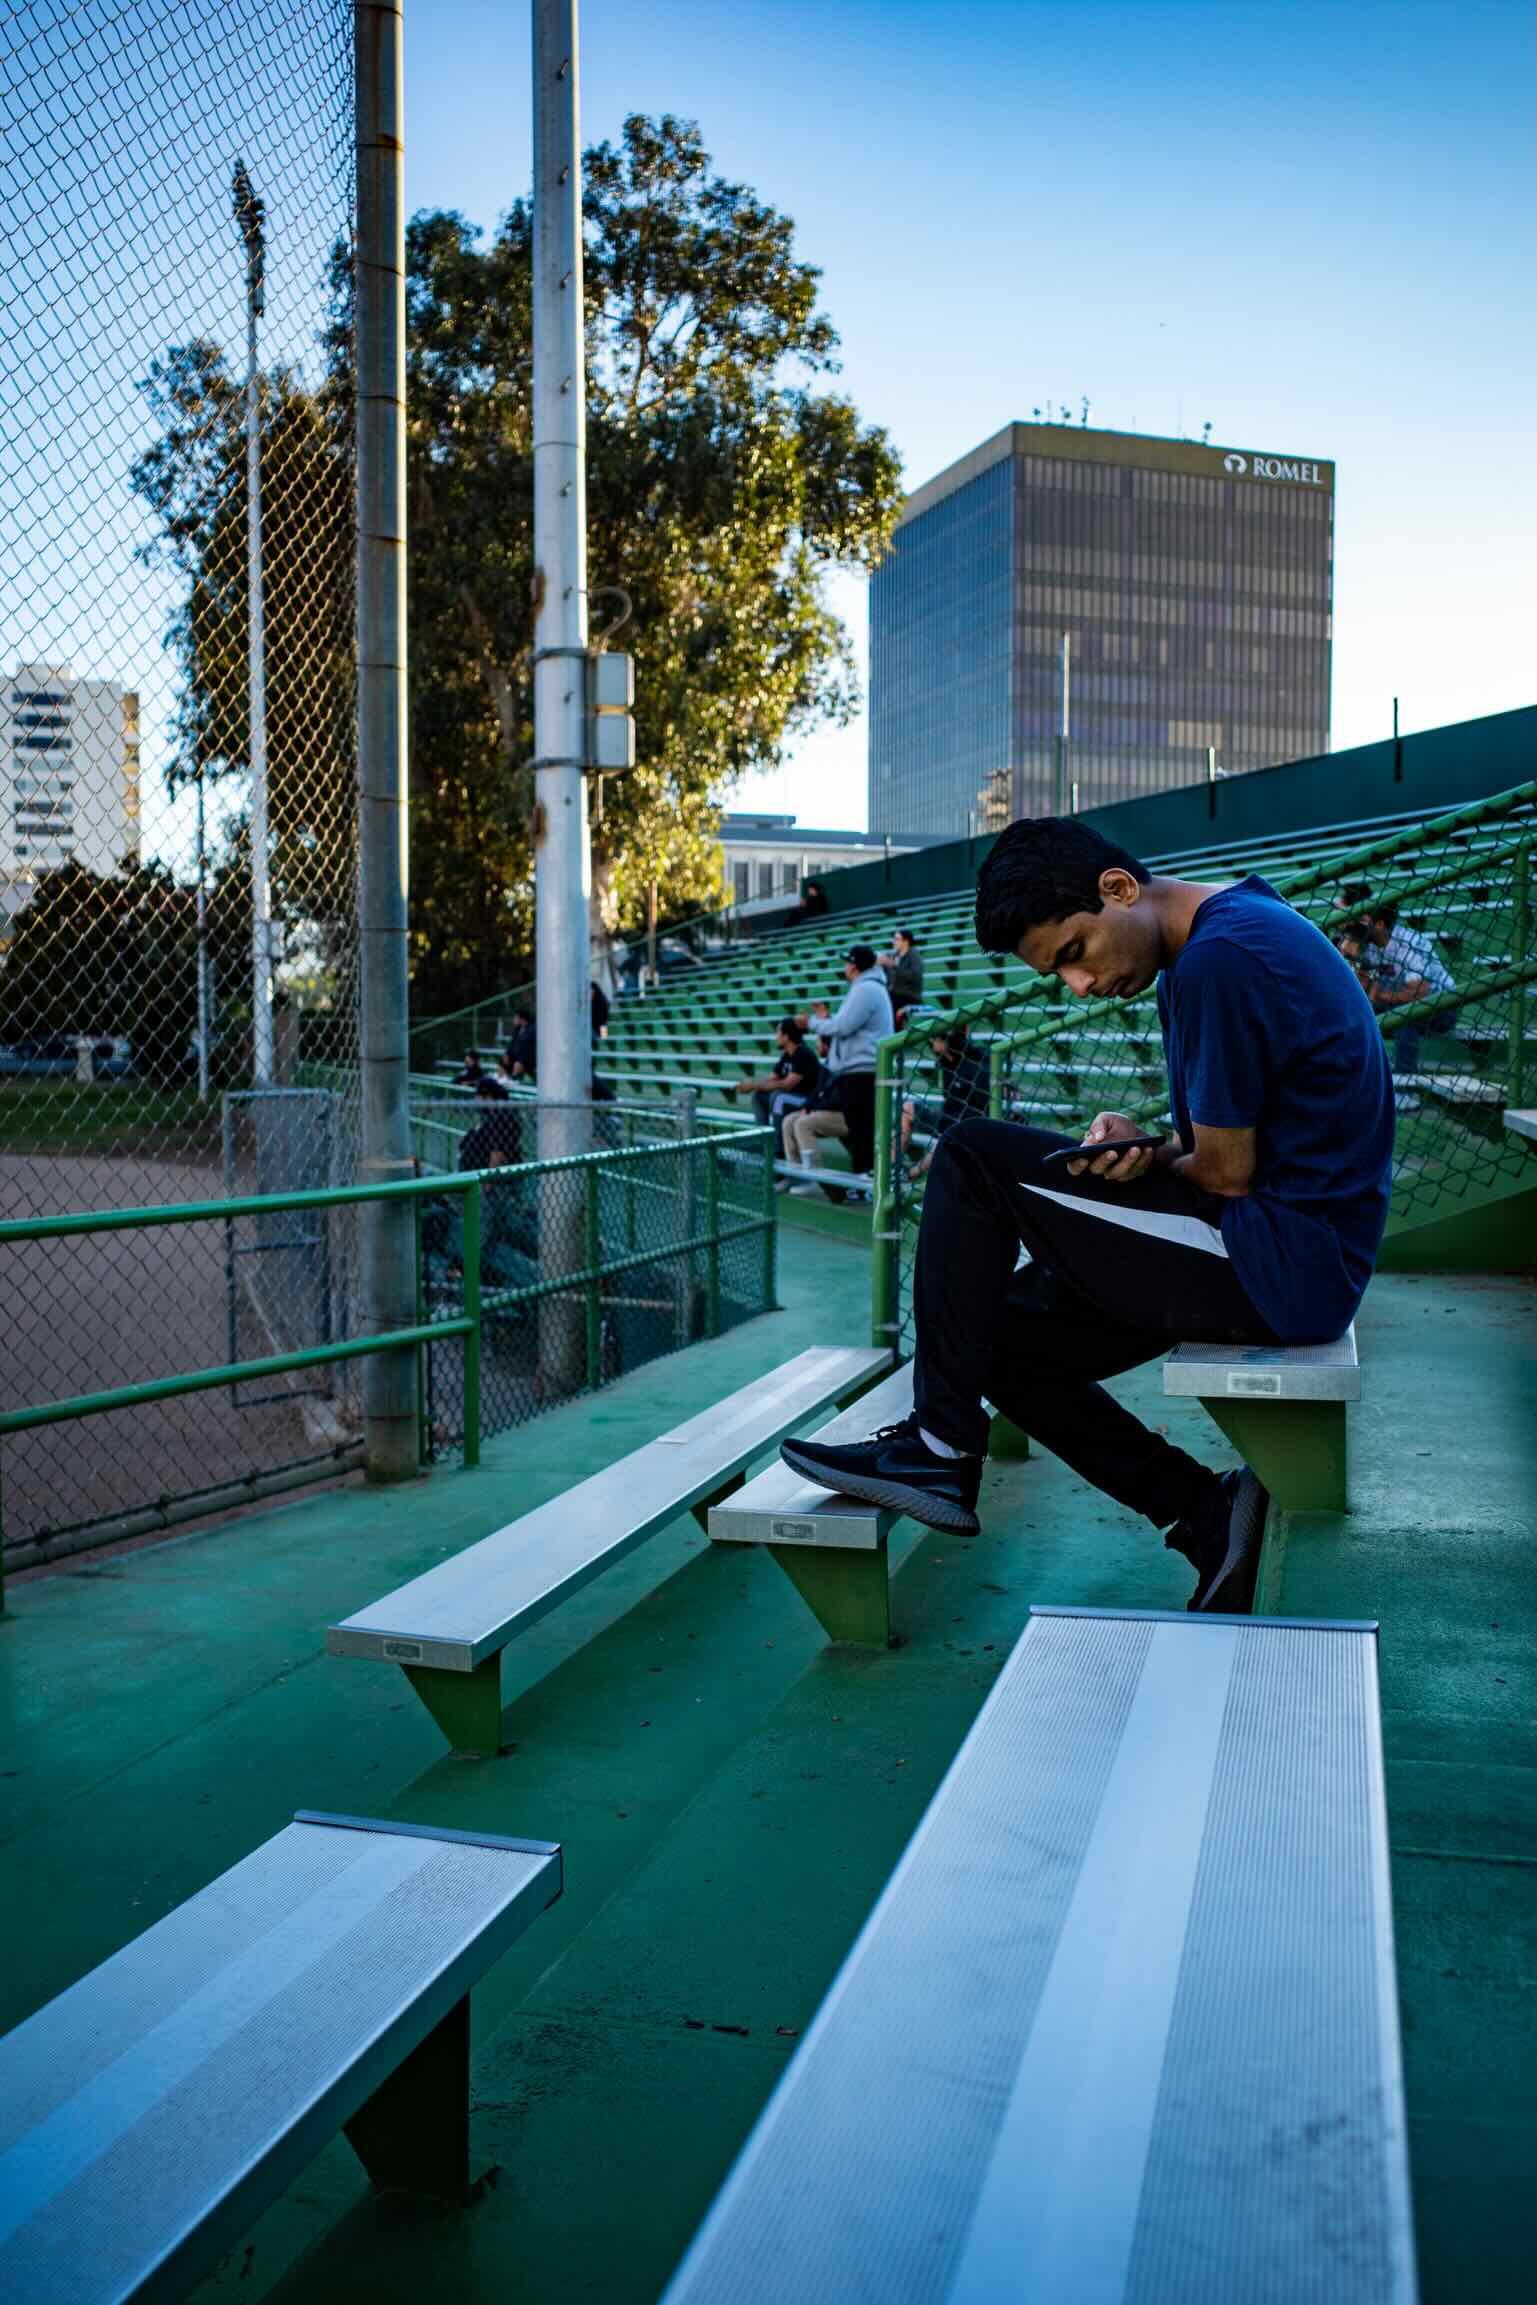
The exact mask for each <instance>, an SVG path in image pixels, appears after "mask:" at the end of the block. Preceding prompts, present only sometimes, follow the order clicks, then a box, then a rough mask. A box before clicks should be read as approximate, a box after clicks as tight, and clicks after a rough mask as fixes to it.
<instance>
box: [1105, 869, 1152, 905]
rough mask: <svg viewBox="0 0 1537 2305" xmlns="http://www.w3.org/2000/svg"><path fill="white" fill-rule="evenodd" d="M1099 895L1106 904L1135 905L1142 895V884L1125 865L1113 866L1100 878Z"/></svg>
mask: <svg viewBox="0 0 1537 2305" xmlns="http://www.w3.org/2000/svg"><path fill="white" fill-rule="evenodd" d="M1099 893H1100V900H1101V902H1102V903H1104V904H1119V905H1128V904H1135V903H1136V901H1137V899H1138V897H1139V896H1140V895H1141V894H1142V883H1141V881H1140V880H1138V878H1137V876H1136V874H1135V873H1134V872H1128V871H1127V870H1126V868H1125V866H1124V865H1119V864H1112V865H1108V866H1107V867H1106V869H1105V870H1104V871H1103V872H1102V873H1101V874H1100V876H1099Z"/></svg>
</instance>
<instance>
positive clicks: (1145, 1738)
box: [664, 1609, 1415, 2305]
mask: <svg viewBox="0 0 1537 2305" xmlns="http://www.w3.org/2000/svg"><path fill="white" fill-rule="evenodd" d="M1382 1778H1383V1771H1382V1746H1381V1726H1380V1716H1379V1700H1378V1690H1377V1673H1376V1636H1375V1628H1374V1627H1372V1626H1370V1625H1328V1624H1299V1623H1292V1622H1287V1621H1285V1620H1282V1619H1271V1620H1268V1621H1267V1620H1263V1619H1254V1620H1249V1619H1237V1618H1221V1617H1201V1618H1192V1617H1188V1616H1184V1615H1180V1616H1166V1615H1162V1614H1154V1613H1149V1614H1139V1613H1137V1612H1126V1613H1117V1612H1113V1611H1103V1612H1100V1611H1093V1610H1045V1609H1037V1610H1035V1611H1034V1612H1032V1615H1031V1619H1030V1623H1029V1625H1028V1627H1027V1629H1026V1631H1025V1634H1024V1636H1023V1638H1022V1639H1021V1640H1020V1642H1019V1644H1018V1645H1017V1647H1016V1648H1015V1650H1014V1653H1013V1655H1012V1656H1011V1658H1010V1659H1009V1661H1008V1663H1007V1665H1006V1666H1005V1668H1004V1670H1003V1672H1002V1674H1001V1675H1000V1677H999V1679H998V1682H997V1684H996V1686H995V1687H994V1689H993V1691H992V1693H991V1695H990V1696H989V1698H988V1700H987V1703H986V1705H985V1706H984V1707H983V1709H982V1712H981V1713H980V1715H979V1716H978V1718H977V1721H976V1724H975V1726H974V1727H973V1729H972V1730H971V1733H970V1735H969V1736H968V1737H967V1739H966V1742H965V1744H964V1745H963V1746H962V1748H961V1751H960V1753H959V1755H958V1756H957V1758H956V1760H955V1762H954V1764H953V1766H952V1767H951V1769H950V1771H949V1774H948V1775H947V1776H946V1778H945V1780H944V1782H943V1784H942V1785H941V1787H940V1789H939V1791H938V1792H937V1793H936V1795H935V1796H934V1799H933V1801H932V1802H931V1803H930V1805H929V1809H928V1813H927V1815H926V1816H925V1818H924V1820H923V1822H922V1824H921V1825H920V1827H919V1829H918V1831H917V1832H916V1833H915V1835H914V1836H913V1839H912V1841H911V1842H910V1843H909V1845H908V1848H907V1851H906V1853H905V1855H904V1856H903V1858H902V1860H901V1862H900V1864H899V1865H898V1867H897V1870H896V1872H895V1874H894V1875H893V1877H892V1879H891V1882H890V1884H889V1885H888V1887H887V1888H886V1890H885V1892H884V1894H883V1895H882V1897H881V1899H880V1901H879V1903H878V1904H877V1905H876V1907H875V1910H874V1912H873V1913H872V1915H871V1917H870V1919H869V1921H868V1922H867V1923H866V1925H865V1927H864V1929H863V1931H862V1933H861V1935H860V1936H859V1938H858V1940H857V1942H856V1944H855V1946H854V1949H853V1951H852V1952H851V1953H850V1955H849V1957H848V1959H847V1960H846V1961H845V1963H844V1965H843V1968H842V1970H841V1972H840V1974H839V1975H838V1977H837V1979H836V1980H835V1982H834V1984H833V1985H832V1987H831V1989H830V1990H829V1992H828V1994H827V1996H826V1998H825V2000H824V2001H823V2003H822V2007H821V2009H820V2011H819V2012H818V2015H817V2017H816V2020H815V2022H814V2024H813V2025H812V2027H811V2029H810V2031H809V2032H808V2034H807V2036H806V2038H805V2040H804V2041H803V2042H802V2044H801V2045H800V2047H799V2049H798V2050H797V2052H796V2055H795V2057H794V2060H793V2062H792V2063H791V2065H790V2067H789V2070H788V2072H787V2073H786V2074H785V2076H784V2077H783V2079H782V2080H781V2082H780V2084H779V2087H778V2089H777V2090H776V2091H775V2094H774V2096H773V2097H772V2098H771V2100H770V2102H769V2104H768V2106H767V2108H766V2110H765V2111H764V2113H763V2114H762V2116H761V2118H760V2119H759V2121H758V2124H757V2126H756V2128H755V2129H754V2131H753V2133H752V2135H751V2137H750V2138H749V2140H748V2142H747V2145H746V2146H745V2148H744V2149H743V2151H742V2153H741V2155H740V2157H739V2159H738V2161H737V2163H736V2166H735V2168H734V2169H733V2171H732V2173H731V2175H730V2177H729V2178H728V2179H727V2182H726V2184H725V2186H724V2188H723V2190H722V2192H721V2194H720V2196H719V2198H718V2200H717V2201H716V2204H715V2206H714V2208H713V2209H712V2210H711V2212H710V2214H709V2216H708V2218H707V2220H706V2222H705V2224H704V2225H703V2227H702V2229H701V2231H700V2233H699V2235H698V2237H697V2238H696V2240H695V2242H694V2244H693V2247H692V2248H691V2250H690V2251H689V2253H688V2255H687V2257H686V2258H685V2259H684V2262H683V2264H682V2265H681V2267H680V2268H679V2270H678V2272H677V2273H676V2275H675V2276H674V2279H673V2281H672V2284H671V2286H670V2287H669V2288H668V2290H667V2292H666V2295H665V2301H664V2305H850V2301H852V2300H854V2299H869V2300H872V2301H876V2300H878V2301H879V2305H1123V2301H1124V2305H1261V2301H1274V2305H1289V2301H1291V2300H1301V2299H1304V2298H1306V2299H1315V2300H1320V2301H1321V2300H1326V2299H1327V2300H1334V2299H1339V2300H1348V2301H1349V2305H1412V2300H1413V2298H1414V2295H1415V2274H1414V2261H1413V2242H1412V2233H1411V2225H1410V2208H1409V2185H1408V2169H1407V2152H1406V2142H1405V2127H1406V2125H1405V2116H1404V2101H1403V2083H1402V2075H1401V2068H1400V2049H1399V2026H1398V2011H1397V1997H1396V1989H1395V1979H1394V1968H1393V1941H1392V1912H1391V1904H1390V1894H1389V1879H1388V1846H1387V1826H1386V1816H1385V1808H1384V1801H1383V1782H1382Z"/></svg>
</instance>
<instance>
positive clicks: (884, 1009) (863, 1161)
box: [785, 944, 896, 1195]
mask: <svg viewBox="0 0 1537 2305" xmlns="http://www.w3.org/2000/svg"><path fill="white" fill-rule="evenodd" d="M843 973H844V975H845V977H846V978H847V979H848V987H849V989H848V991H847V992H846V993H845V995H844V997H843V1000H842V1002H841V1004H840V1006H839V1007H838V1008H837V1009H836V1010H833V1011H829V1009H828V1006H827V1003H826V1002H825V1001H819V1002H818V1003H817V1005H816V1006H815V1008H813V1010H812V1012H811V1017H810V1020H809V1021H810V1029H811V1030H812V1031H813V1032H815V1033H816V1034H817V1035H818V1036H819V1037H820V1038H822V1039H825V1040H826V1042H827V1064H828V1070H829V1071H830V1072H831V1073H832V1075H833V1081H832V1086H831V1088H830V1089H829V1090H828V1092H827V1094H826V1095H825V1097H824V1098H823V1099H822V1100H821V1102H820V1104H819V1105H818V1106H817V1107H816V1108H814V1109H813V1110H811V1111H808V1112H797V1113H791V1114H789V1116H788V1117H787V1119H786V1121H785V1146H786V1149H787V1150H788V1153H789V1156H790V1158H791V1160H795V1161H799V1162H800V1163H801V1166H802V1167H803V1168H807V1169H812V1168H815V1167H816V1165H817V1150H816V1148H817V1143H818V1140H819V1139H820V1138H822V1137H829V1136H830V1137H841V1138H843V1139H844V1140H845V1141H846V1142H847V1144H848V1148H849V1159H850V1161H851V1162H852V1164H853V1166H854V1168H855V1169H856V1170H858V1171H864V1170H866V1169H868V1168H869V1167H870V1165H871V1163H872V1162H873V1160H874V1158H875V1052H876V1050H877V1048H878V1047H879V1046H880V1044H881V1042H882V1041H883V1040H884V1039H885V1038H886V1036H887V1034H888V1033H890V1032H893V1031H895V1029H896V1028H895V1025H894V1024H893V1021H892V1015H891V996H890V995H889V993H888V992H887V990H886V987H885V984H884V982H883V981H882V974H881V969H880V965H879V963H878V962H877V960H876V957H875V952H874V949H873V947H872V946H870V945H868V944H856V945H855V946H853V948H852V949H851V950H850V951H849V952H848V953H847V954H846V955H845V958H844V963H843ZM795 1189H796V1191H797V1193H800V1194H802V1195H809V1194H811V1193H814V1192H816V1190H817V1189H818V1188H817V1187H816V1186H815V1185H813V1184H809V1183H808V1184H805V1185H797V1186H796V1188H795Z"/></svg>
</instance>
